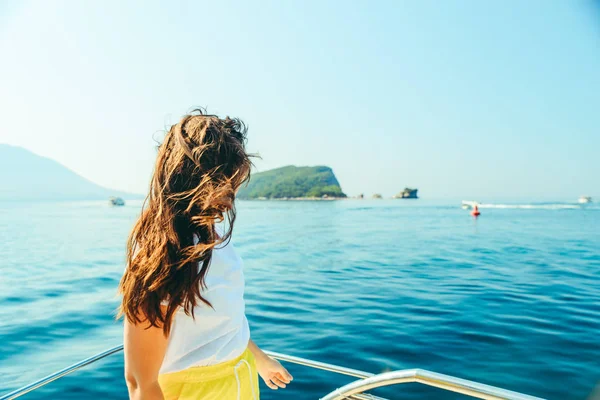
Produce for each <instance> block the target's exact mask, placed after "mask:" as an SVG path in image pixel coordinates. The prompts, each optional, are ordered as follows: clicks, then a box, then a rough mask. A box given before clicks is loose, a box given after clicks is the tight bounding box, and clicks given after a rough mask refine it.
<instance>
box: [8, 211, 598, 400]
mask: <svg viewBox="0 0 600 400" xmlns="http://www.w3.org/2000/svg"><path fill="white" fill-rule="evenodd" d="M575 207H576V209H575ZM575 207H573V208H569V207H553V206H552V205H545V206H544V205H541V206H531V207H526V205H525V204H523V205H521V206H516V207H508V206H507V207H503V206H502V205H495V206H494V205H490V207H488V208H487V209H484V210H483V214H482V216H481V217H480V218H479V220H477V221H475V220H473V219H472V218H471V217H470V216H469V214H468V212H467V211H465V210H461V209H460V204H458V205H454V204H433V203H427V202H424V201H421V200H419V201H418V202H410V201H367V200H363V201H352V200H348V201H338V202H260V201H257V202H241V203H240V204H239V219H238V222H237V227H236V231H235V234H234V239H233V240H234V244H235V246H236V247H237V249H238V251H239V252H240V253H241V255H242V256H243V258H244V260H245V264H246V265H245V268H246V276H247V296H246V297H247V311H248V314H249V319H250V323H251V329H252V335H253V337H254V339H255V340H256V341H257V342H258V343H259V344H260V345H262V346H263V347H264V348H266V349H269V350H273V351H277V352H282V353H289V354H292V355H297V356H300V357H307V358H313V359H316V360H320V361H325V362H330V363H334V364H339V365H344V366H348V367H351V368H357V369H362V370H365V371H370V372H380V371H387V370H393V369H402V368H417V367H418V368H424V369H429V370H432V371H436V372H440V373H446V374H450V375H455V376H458V377H461V378H466V379H472V380H476V381H480V382H482V383H487V384H491V385H496V386H501V387H503V388H506V389H510V390H516V391H521V392H524V393H527V394H531V395H536V396H540V397H547V398H550V399H573V400H575V399H583V398H585V397H586V396H587V395H588V394H589V393H591V391H592V389H593V387H594V386H595V385H596V383H597V382H598V381H599V380H600V368H599V367H598V360H599V359H600V346H599V345H598V338H597V334H598V332H599V331H600V285H598V283H597V279H598V274H599V272H600V209H598V208H595V207H589V208H580V207H578V206H575ZM139 208H140V203H133V202H132V203H128V204H127V205H126V206H125V207H120V208H110V207H109V206H107V205H106V204H105V203H104V202H87V203H84V202H82V203H55V204H42V203H38V204H34V203H31V204H6V203H5V204H0V243H2V244H1V245H0V259H1V260H2V261H1V265H2V272H3V274H2V280H1V281H0V296H1V297H0V304H1V305H2V307H0V320H1V321H2V325H0V336H1V337H2V341H0V355H1V357H0V359H2V362H1V364H0V374H1V376H2V377H3V378H2V383H1V384H0V387H1V389H2V390H3V391H6V390H9V389H14V388H16V387H18V386H20V385H23V384H25V383H28V382H30V381H32V380H35V379H37V378H40V377H42V376H44V375H46V374H48V373H51V372H54V371H55V370H58V369H60V368H63V367H65V366H67V365H69V364H71V363H73V362H76V361H78V360H80V359H83V358H86V357H88V356H90V355H92V354H94V353H97V352H100V351H102V350H104V349H106V348H108V347H111V346H113V345H116V344H119V343H121V340H122V339H121V327H120V324H119V323H117V322H115V321H114V310H115V308H116V307H117V305H118V298H117V296H116V288H117V284H118V281H119V278H120V276H121V273H122V270H123V259H124V249H125V239H126V237H127V234H128V231H129V229H130V227H131V225H132V223H133V222H134V220H135V218H136V215H137V214H138V213H139ZM482 208H484V207H482ZM122 367H123V365H122V355H116V356H113V357H112V358H109V359H106V360H104V361H103V362H101V363H98V364H97V365H95V366H92V367H88V368H86V369H84V370H82V371H80V372H77V373H76V374H74V375H72V376H70V377H68V378H65V379H63V380H61V381H58V382H55V383H53V384H51V385H49V386H47V387H46V388H45V389H43V390H41V391H39V392H35V393H34V394H33V395H30V396H28V397H25V398H46V397H52V398H61V399H81V398H122V399H124V398H126V391H125V388H124V382H123V378H122V376H123V371H122ZM290 371H291V372H292V374H293V375H294V376H295V378H296V379H295V381H294V384H293V385H292V386H290V388H289V389H286V391H278V392H269V391H268V389H267V388H266V387H264V386H262V387H261V389H262V393H263V398H265V399H288V398H318V397H319V396H323V395H324V394H326V393H328V392H329V391H331V390H333V389H335V388H336V387H338V386H340V385H341V384H344V383H347V382H349V381H350V380H349V379H347V378H339V377H337V376H335V375H333V374H330V373H320V372H319V373H317V372H314V371H310V370H307V369H305V368H302V367H297V366H290ZM59 392H60V396H59V395H58V393H59ZM377 393H378V394H380V395H384V396H387V397H390V398H397V399H417V398H436V399H458V398H463V397H461V396H459V395H454V394H445V393H442V392H441V391H439V390H437V389H431V388H421V387H418V386H415V385H408V386H400V387H396V388H394V389H385V390H382V391H381V392H377Z"/></svg>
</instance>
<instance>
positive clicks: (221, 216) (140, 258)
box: [119, 110, 252, 335]
mask: <svg viewBox="0 0 600 400" xmlns="http://www.w3.org/2000/svg"><path fill="white" fill-rule="evenodd" d="M245 143H246V126H245V125H244V123H243V122H242V121H240V120H238V119H231V118H229V117H227V118H225V119H220V118H218V117H216V116H214V115H206V114H204V112H203V111H202V110H196V111H195V112H193V113H191V114H190V115H186V116H185V117H183V118H182V119H181V121H180V122H178V123H177V124H175V125H173V126H172V127H171V129H170V130H169V131H168V132H167V134H166V136H165V139H164V141H163V143H162V144H161V145H160V146H159V147H158V155H157V159H156V165H155V168H154V175H153V177H152V180H151V183H150V191H149V194H148V196H147V198H146V201H145V206H144V208H143V211H142V214H141V216H140V218H139V219H138V221H137V223H136V224H135V226H134V228H133V230H132V232H131V234H130V236H129V241H128V244H127V261H128V263H127V268H126V270H125V274H124V275H123V278H122V279H121V283H120V285H119V292H120V293H121V294H122V296H123V299H122V303H121V307H120V309H119V316H125V318H127V319H128V320H129V321H130V322H131V323H133V324H138V323H142V322H144V323H149V326H155V327H162V329H163V331H164V333H165V335H168V334H169V331H170V327H171V321H172V319H173V314H174V313H175V311H176V310H177V308H178V307H183V310H184V311H185V313H186V314H188V315H191V316H192V317H193V315H194V307H195V306H196V305H198V304H200V303H204V304H205V305H206V306H211V305H210V303H209V302H208V300H206V299H205V298H204V297H202V291H203V289H204V288H205V282H204V279H205V277H206V274H207V272H208V269H209V267H210V260H211V256H212V251H213V249H214V248H215V246H217V245H219V244H221V243H224V242H226V241H228V240H230V238H231V233H232V230H233V224H234V222H235V204H234V200H235V194H236V191H237V190H238V188H239V187H240V186H241V185H242V184H243V183H244V182H246V181H247V180H248V179H249V178H250V169H251V166H252V163H251V161H250V157H251V156H250V155H249V154H248V153H246V149H245ZM224 220H227V222H228V224H227V225H228V228H227V230H226V232H225V233H224V234H223V235H221V236H219V235H218V234H217V233H216V231H215V223H217V222H223V221H224ZM194 238H196V241H197V243H195V240H194ZM164 300H166V302H168V305H167V306H166V312H164V311H163V310H161V302H162V301H164Z"/></svg>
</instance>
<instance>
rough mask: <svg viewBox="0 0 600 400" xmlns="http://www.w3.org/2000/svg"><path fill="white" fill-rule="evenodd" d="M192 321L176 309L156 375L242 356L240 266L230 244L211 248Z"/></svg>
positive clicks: (246, 334) (245, 335)
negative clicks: (200, 294)
mask: <svg viewBox="0 0 600 400" xmlns="http://www.w3.org/2000/svg"><path fill="white" fill-rule="evenodd" d="M205 284H206V288H205V289H204V290H203V291H202V294H203V296H204V297H205V298H206V300H208V301H209V302H210V304H211V305H212V307H210V306H208V305H206V304H204V303H199V304H198V305H196V307H194V318H192V316H191V315H186V314H185V312H184V310H183V309H182V308H180V309H179V310H178V311H177V312H176V313H175V315H174V318H173V324H172V327H171V332H170V334H169V340H168V346H167V352H166V354H165V358H164V361H163V364H162V367H161V369H160V373H161V374H164V373H169V372H176V371H181V370H184V369H186V368H189V367H194V366H206V365H215V364H218V363H221V362H225V361H228V360H232V359H234V358H236V357H238V356H239V355H240V354H242V353H243V352H244V350H245V349H246V347H247V346H248V340H249V339H250V330H249V328H248V321H247V319H246V316H245V313H244V312H245V306H244V272H243V262H242V259H241V258H240V256H239V255H238V254H237V252H236V251H235V249H234V247H233V245H232V244H231V243H227V242H226V243H223V244H222V245H220V246H218V247H215V249H214V250H213V254H212V259H211V262H210V266H209V269H208V273H207V274H206V276H205Z"/></svg>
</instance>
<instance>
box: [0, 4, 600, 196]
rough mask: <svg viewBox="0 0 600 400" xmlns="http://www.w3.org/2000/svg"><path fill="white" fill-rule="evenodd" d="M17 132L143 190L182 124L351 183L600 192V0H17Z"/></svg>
mask: <svg viewBox="0 0 600 400" xmlns="http://www.w3.org/2000/svg"><path fill="white" fill-rule="evenodd" d="M0 54H1V55H2V59H1V61H0V120H1V121H2V124H1V126H0V143H9V144H13V145H18V146H22V147H25V148H27V149H29V150H31V151H33V152H35V153H37V154H40V155H43V156H46V157H50V158H52V159H55V160H57V161H59V162H60V163H62V164H64V165H65V166H67V167H69V168H70V169H72V170H74V171H76V172H77V173H79V174H80V175H82V176H84V177H86V178H88V179H90V180H92V181H94V182H96V183H98V184H101V185H103V186H107V187H110V188H114V189H119V190H125V191H131V192H137V193H144V192H146V190H147V185H148V181H149V177H150V175H151V172H152V168H153V163H154V158H155V155H156V140H160V138H161V137H162V135H163V134H164V130H165V128H167V127H168V126H170V124H173V123H175V122H177V121H178V120H179V118H180V117H181V116H182V115H184V114H185V113H186V112H188V111H190V110H191V109H193V108H194V107H197V106H203V107H207V109H208V111H209V112H212V113H216V114H219V115H221V116H226V115H229V116H232V117H239V118H241V119H243V120H244V121H245V122H246V123H247V125H248V126H249V133H248V135H249V142H248V149H249V151H251V152H254V153H258V154H260V156H261V157H262V159H261V160H259V161H257V162H256V168H257V170H259V171H262V170H267V169H270V168H276V167H280V166H284V165H290V164H294V165H328V166H330V167H332V168H333V170H334V172H335V174H336V176H337V178H338V180H339V181H340V183H341V185H342V189H343V190H344V191H345V192H346V193H347V194H348V195H357V194H359V193H365V195H367V196H368V195H370V194H372V193H382V194H383V195H384V196H391V195H393V194H395V193H396V192H398V191H400V190H401V189H402V188H404V187H405V186H411V187H417V188H419V193H420V196H421V197H422V198H431V199H439V198H464V199H477V200H480V201H488V200H493V199H498V198H528V199H532V200H551V199H571V200H575V199H576V198H577V197H579V196H581V195H591V196H594V195H596V196H598V197H600V179H599V177H600V111H599V105H600V1H594V0H572V1H546V0H531V1H520V0H519V1H517V0H510V1H498V2H491V1H478V0H473V1H462V0H461V1H458V0H449V1H428V0H424V1H388V2H386V1H376V2H369V1H366V0H365V1H363V0H361V1H349V0H344V1H266V0H264V1H263V0H261V1H253V2H249V1H244V2H242V1H239V2H232V1H220V2H214V1H213V2H208V1H207V2H200V1H194V2H192V1H189V2H186V1H176V2H168V1H162V2H158V1H144V2H142V1H127V2H122V1H102V2H80V1H44V2H42V1H16V0H14V1H11V0H8V1H3V2H0Z"/></svg>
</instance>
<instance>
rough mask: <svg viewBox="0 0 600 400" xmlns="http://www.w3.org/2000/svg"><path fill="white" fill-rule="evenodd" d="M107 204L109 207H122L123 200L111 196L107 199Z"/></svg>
mask: <svg viewBox="0 0 600 400" xmlns="http://www.w3.org/2000/svg"><path fill="white" fill-rule="evenodd" d="M108 202H109V204H110V205H111V206H124V205H125V200H123V199H122V198H120V197H114V196H111V197H109V198H108Z"/></svg>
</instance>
